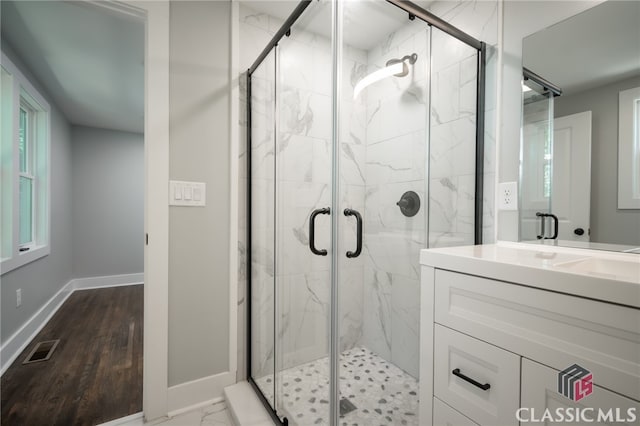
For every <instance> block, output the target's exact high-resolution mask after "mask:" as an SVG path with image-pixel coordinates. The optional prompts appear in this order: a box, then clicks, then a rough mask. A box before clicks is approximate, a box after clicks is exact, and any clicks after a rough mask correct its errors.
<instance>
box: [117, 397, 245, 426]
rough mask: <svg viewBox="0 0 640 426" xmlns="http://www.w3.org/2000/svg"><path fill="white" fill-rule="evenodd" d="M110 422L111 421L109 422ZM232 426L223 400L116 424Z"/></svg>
mask: <svg viewBox="0 0 640 426" xmlns="http://www.w3.org/2000/svg"><path fill="white" fill-rule="evenodd" d="M109 424H111V423H109ZM143 425H147V426H148V425H153V426H155V425H158V426H234V425H235V423H234V422H233V420H232V419H231V413H230V412H229V410H228V409H227V405H226V404H225V403H224V402H218V403H216V404H211V405H207V406H205V407H202V408H198V409H196V410H192V411H188V412H186V413H182V414H179V415H177V416H174V417H171V418H162V419H158V420H154V421H152V422H149V423H144V422H143V420H142V418H138V419H134V420H131V421H129V422H125V423H118V426H143Z"/></svg>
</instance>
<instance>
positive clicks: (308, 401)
mask: <svg viewBox="0 0 640 426" xmlns="http://www.w3.org/2000/svg"><path fill="white" fill-rule="evenodd" d="M272 380H273V379H272V376H267V377H263V378H259V379H256V382H257V383H258V385H259V386H260V388H261V389H263V390H267V392H265V393H266V394H265V396H266V397H267V398H268V399H269V400H273V384H272ZM278 380H279V383H278V385H277V386H278V388H279V389H282V391H279V393H281V395H282V398H283V400H282V403H283V405H284V411H285V415H286V416H287V418H288V419H289V424H296V425H328V424H329V419H328V413H329V358H328V357H326V358H321V359H319V360H316V361H312V362H309V363H307V364H303V365H300V366H297V367H293V368H290V369H287V370H284V371H283V372H282V373H280V374H279V375H278ZM340 396H341V399H342V398H345V397H346V398H347V399H348V400H349V402H350V403H351V404H353V405H354V406H355V409H354V410H353V411H350V412H347V413H345V414H343V415H341V416H340V424H341V425H342V426H347V425H348V426H354V425H365V426H366V425H393V426H396V425H418V423H419V422H418V381H417V380H416V379H415V378H413V377H412V376H410V375H409V374H407V373H405V372H404V371H403V370H401V369H400V368H398V367H396V366H395V365H393V364H392V363H390V362H388V361H386V360H384V359H382V358H381V357H379V356H378V355H376V354H375V353H373V352H371V351H370V350H368V349H366V348H363V347H356V348H353V349H350V350H348V351H345V352H343V353H342V354H341V355H340ZM341 405H342V404H341ZM346 405H348V404H346Z"/></svg>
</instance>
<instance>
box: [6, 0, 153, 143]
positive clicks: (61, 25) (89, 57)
mask: <svg viewBox="0 0 640 426" xmlns="http://www.w3.org/2000/svg"><path fill="white" fill-rule="evenodd" d="M1 7H2V43H3V46H4V44H5V43H7V44H8V45H9V47H10V48H11V49H12V50H13V51H14V52H15V54H16V55H17V56H18V57H19V59H20V60H21V61H22V62H24V64H25V65H26V66H27V67H28V68H29V70H30V71H31V72H32V73H33V74H34V75H35V77H36V78H37V79H38V80H39V82H40V83H41V84H42V85H43V86H44V87H45V90H46V91H47V92H48V93H49V95H50V96H51V97H52V98H53V101H54V103H55V104H56V105H58V107H60V109H61V110H62V112H63V113H64V114H65V116H66V117H67V119H68V120H69V122H70V123H72V124H75V125H82V126H90V127H98V128H104V129H113V130H123V131H129V132H143V130H144V22H143V21H141V20H139V19H138V18H135V17H133V16H130V15H124V14H121V13H118V12H116V11H114V10H110V9H106V8H103V7H100V6H96V5H92V4H89V3H86V2H66V1H6V0H2V3H1Z"/></svg>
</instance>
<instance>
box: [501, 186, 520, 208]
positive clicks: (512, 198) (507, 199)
mask: <svg viewBox="0 0 640 426" xmlns="http://www.w3.org/2000/svg"><path fill="white" fill-rule="evenodd" d="M498 209H499V210H518V182H502V183H500V184H499V185H498Z"/></svg>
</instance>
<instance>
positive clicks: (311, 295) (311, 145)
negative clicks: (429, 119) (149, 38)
mask: <svg viewBox="0 0 640 426" xmlns="http://www.w3.org/2000/svg"><path fill="white" fill-rule="evenodd" d="M330 10H331V2H330V1H321V2H313V3H312V4H311V5H309V7H308V8H307V9H306V10H305V12H304V13H303V14H302V15H301V16H300V18H299V19H298V20H297V21H296V22H295V24H294V25H293V26H292V27H291V31H290V34H289V36H287V37H284V38H283V39H282V40H281V41H280V42H279V43H278V47H277V52H278V53H277V61H276V62H277V65H276V69H277V88H276V93H277V105H278V107H277V118H276V123H277V124H276V135H277V136H276V151H275V156H276V200H277V213H276V218H277V219H276V221H277V228H276V229H277V233H276V253H277V256H276V312H277V315H276V329H277V334H276V378H275V379H276V398H275V403H276V409H277V412H278V415H279V416H280V418H281V419H282V418H284V417H287V420H288V423H289V424H290V425H291V424H299V425H313V424H328V419H329V336H330V317H329V308H330V297H329V296H330V288H331V273H330V271H331V241H330V237H331V231H330V226H331V217H330V213H332V212H330V210H331V209H330V206H331V194H332V193H331V63H332V57H331V36H330V32H329V31H328V30H326V32H325V29H330V28H331V14H330ZM314 251H315V252H314Z"/></svg>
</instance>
